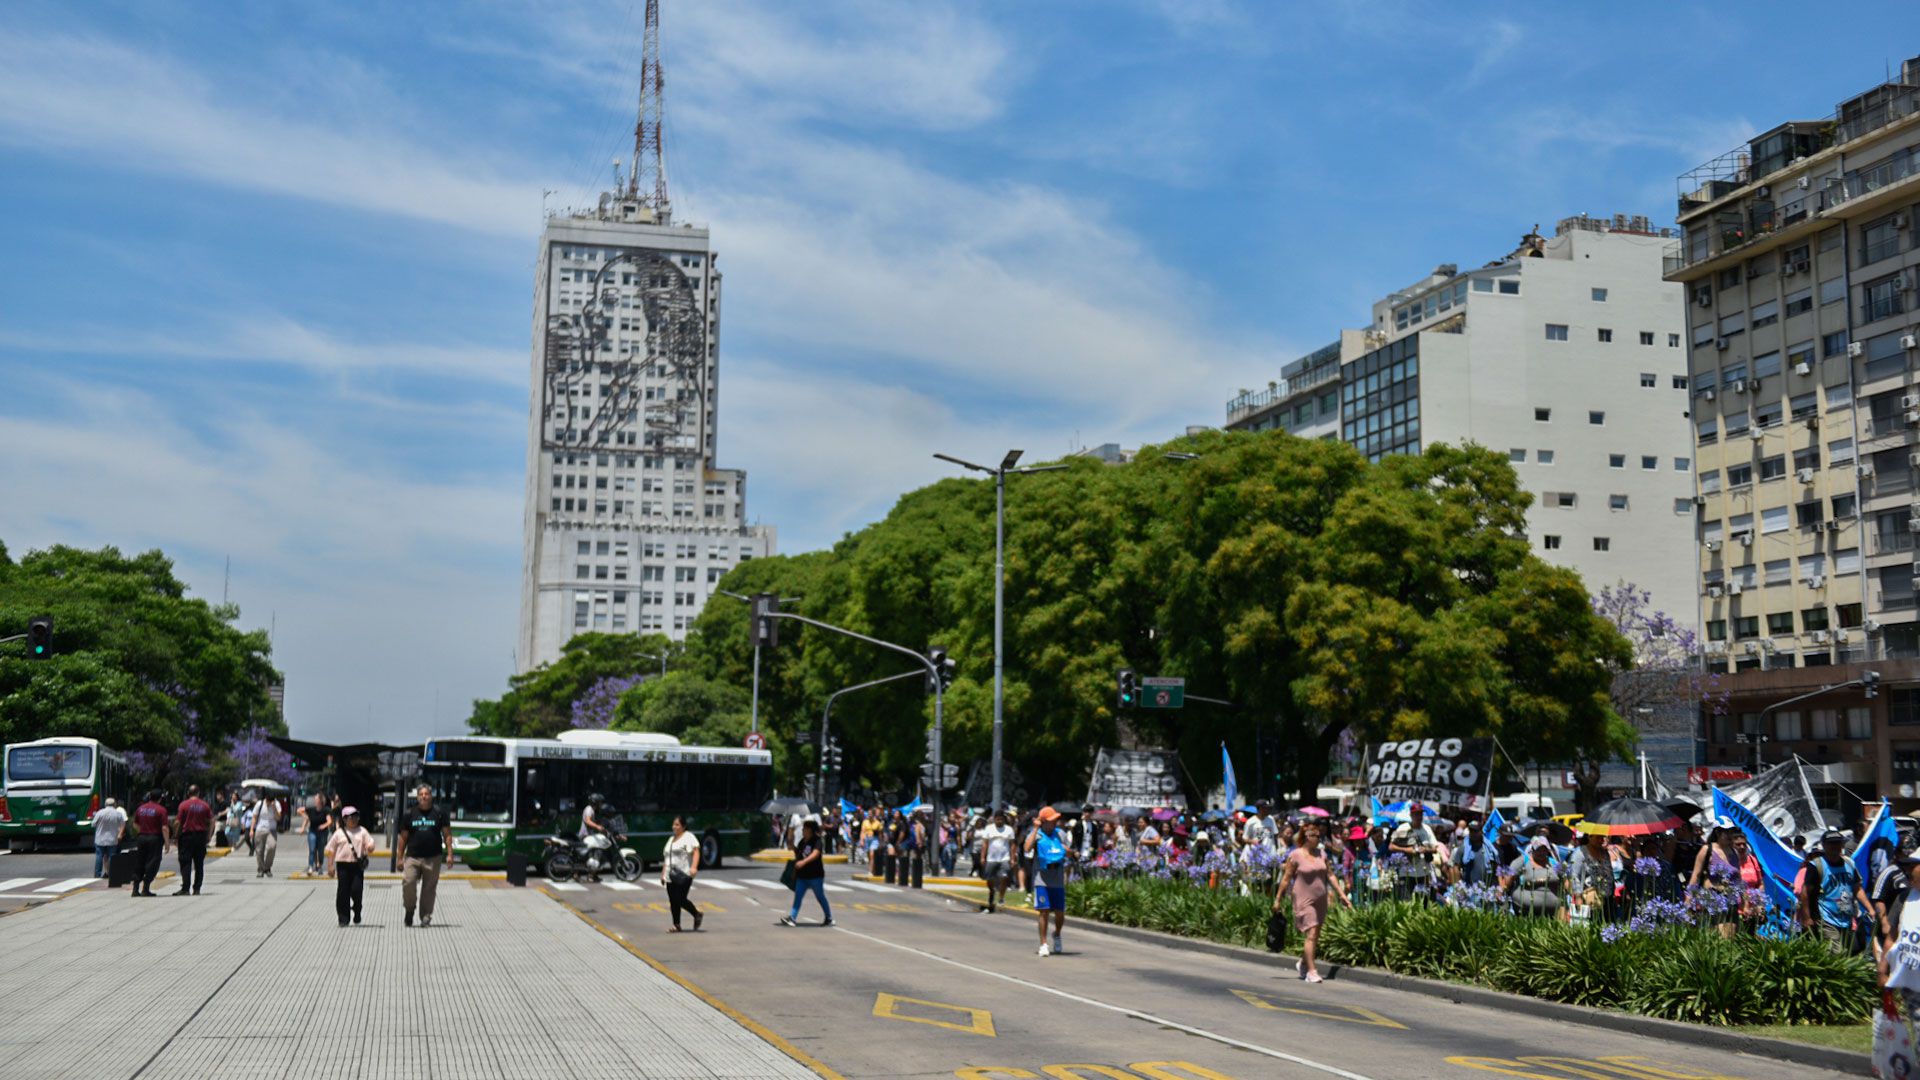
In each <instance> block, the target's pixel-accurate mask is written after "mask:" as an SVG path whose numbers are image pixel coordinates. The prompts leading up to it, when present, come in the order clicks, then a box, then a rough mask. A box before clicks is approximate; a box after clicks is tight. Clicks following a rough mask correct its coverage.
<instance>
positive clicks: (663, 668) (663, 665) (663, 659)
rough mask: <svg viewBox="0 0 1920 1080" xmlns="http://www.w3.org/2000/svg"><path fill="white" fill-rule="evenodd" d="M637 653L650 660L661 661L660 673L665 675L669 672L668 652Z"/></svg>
mask: <svg viewBox="0 0 1920 1080" xmlns="http://www.w3.org/2000/svg"><path fill="white" fill-rule="evenodd" d="M635 655H638V656H644V657H646V658H647V659H649V660H658V661H660V674H662V675H665V674H666V673H667V654H666V653H650V652H643V653H637V654H635Z"/></svg>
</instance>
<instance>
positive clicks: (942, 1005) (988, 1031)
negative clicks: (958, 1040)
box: [873, 994, 996, 1039]
mask: <svg viewBox="0 0 1920 1080" xmlns="http://www.w3.org/2000/svg"><path fill="white" fill-rule="evenodd" d="M901 1005H919V1006H923V1007H925V1008H928V1009H945V1010H946V1011H948V1012H953V1013H959V1014H961V1015H962V1016H965V1017H966V1018H967V1022H966V1023H964V1024H963V1023H960V1022H958V1021H954V1020H936V1019H934V1018H932V1017H930V1016H908V1015H904V1014H902V1013H901V1012H900V1011H899V1007H900V1006H901ZM873 1015H875V1016H878V1017H880V1018H882V1019H885V1020H905V1021H906V1022H907V1023H909V1024H931V1025H933V1026H934V1027H943V1028H948V1029H950V1030H953V1031H964V1032H966V1033H967V1034H969V1035H985V1036H986V1037H987V1038H989V1039H991V1038H994V1037H995V1035H996V1032H995V1031H994V1030H993V1014H992V1013H990V1012H988V1011H987V1010H985V1009H975V1008H972V1007H970V1006H967V1005H948V1004H947V1003H946V1002H944V1001H923V1000H922V999H920V998H910V997H901V996H899V995H898V994H876V995H875V996H874V999H873Z"/></svg>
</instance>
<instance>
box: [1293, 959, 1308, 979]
mask: <svg viewBox="0 0 1920 1080" xmlns="http://www.w3.org/2000/svg"><path fill="white" fill-rule="evenodd" d="M1293 977H1294V978H1296V979H1304V978H1306V977H1307V968H1306V961H1304V960H1295V961H1294V962H1293Z"/></svg>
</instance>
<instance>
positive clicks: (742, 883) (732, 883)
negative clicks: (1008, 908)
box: [27, 874, 900, 893]
mask: <svg viewBox="0 0 1920 1080" xmlns="http://www.w3.org/2000/svg"><path fill="white" fill-rule="evenodd" d="M27 880H29V881H31V880H33V879H31V878H29V879H27ZM596 885H597V886H599V887H601V888H606V889H610V890H612V891H614V892H646V891H650V890H659V891H665V887H664V886H663V885H661V884H660V879H658V878H656V877H646V878H641V879H640V880H639V881H615V880H612V879H611V878H609V879H607V880H604V881H599V882H585V881H550V882H547V883H546V887H547V888H549V889H553V890H555V891H558V892H585V891H587V890H588V889H590V888H593V887H594V886H596ZM694 888H695V889H696V890H698V889H716V890H719V891H721V892H746V891H748V890H749V889H765V890H768V891H769V892H778V893H788V892H792V891H793V890H792V889H790V888H789V887H787V886H785V885H782V884H780V882H778V881H776V880H774V879H772V878H750V877H741V878H722V877H714V876H709V875H705V874H703V875H701V876H700V878H699V879H698V880H697V882H696V884H695V885H694ZM856 889H858V890H860V891H862V892H876V893H897V892H899V891H900V890H899V889H897V888H893V887H890V886H886V885H875V884H873V883H871V882H866V881H849V882H845V883H841V882H837V881H829V882H827V883H826V890H827V891H828V892H830V893H850V892H853V891H854V890H856Z"/></svg>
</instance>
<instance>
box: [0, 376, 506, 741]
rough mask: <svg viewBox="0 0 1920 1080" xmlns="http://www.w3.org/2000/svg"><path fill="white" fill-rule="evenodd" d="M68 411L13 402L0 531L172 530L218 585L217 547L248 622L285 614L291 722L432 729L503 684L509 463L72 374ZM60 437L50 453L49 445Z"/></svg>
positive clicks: (327, 727)
mask: <svg viewBox="0 0 1920 1080" xmlns="http://www.w3.org/2000/svg"><path fill="white" fill-rule="evenodd" d="M64 389H65V391H66V400H67V401H68V403H69V407H68V408H66V409H62V410H57V411H58V412H59V413H60V415H59V416H58V417H47V416H18V415H15V416H7V417H4V422H0V458H4V459H5V460H9V461H15V462H18V461H23V460H31V461H32V462H33V467H32V468H16V469H9V470H7V472H6V474H5V479H4V480H3V481H0V538H4V539H5V541H6V542H7V544H8V546H9V548H10V549H11V550H12V552H13V553H14V554H15V555H16V556H18V555H20V554H23V553H24V552H25V551H26V550H27V549H29V548H34V547H44V546H47V545H49V544H53V543H67V544H75V545H80V546H99V545H103V544H113V545H116V546H118V547H120V548H121V549H122V550H126V551H137V550H144V549H146V548H149V547H161V548H163V549H165V550H166V551H167V553H168V554H169V555H171V556H173V557H174V558H175V559H176V560H177V562H178V564H179V567H180V570H181V573H182V576H183V577H184V578H185V579H186V580H188V582H189V583H190V585H192V586H193V588H194V592H195V593H196V594H197V595H200V596H203V597H207V598H209V599H216V600H217V599H218V598H219V596H220V589H221V573H222V562H223V557H224V556H227V555H231V556H232V558H233V563H234V567H235V578H234V591H233V598H234V599H235V600H236V601H238V602H240V603H241V604H242V607H243V621H244V624H245V625H248V626H259V627H266V626H268V625H269V623H270V622H272V623H274V624H276V625H277V628H278V630H279V637H278V639H277V643H278V648H277V663H278V664H279V665H280V666H281V668H282V669H283V670H285V671H286V672H287V674H288V713H289V719H290V721H291V722H292V724H293V725H294V726H295V730H296V731H297V732H299V733H301V734H305V735H310V736H314V737H318V738H334V737H341V738H354V739H357V738H359V737H360V736H361V734H362V730H361V729H362V723H363V721H364V718H365V716H366V714H367V710H368V708H369V707H371V708H372V710H373V714H374V716H375V717H376V718H377V720H378V722H379V726H378V727H377V729H376V730H375V732H374V736H375V737H376V738H382V739H394V740H404V739H407V738H414V737H417V736H421V735H424V734H426V733H427V731H428V729H429V723H430V719H431V715H432V705H431V695H432V689H433V684H434V683H436V682H437V683H438V684H439V686H440V688H441V691H442V693H441V696H442V698H443V702H442V710H441V714H440V715H441V717H442V723H443V726H444V725H446V724H449V723H453V720H452V719H450V718H463V717H464V715H465V705H466V701H467V699H470V698H472V697H475V696H496V695H497V694H498V693H499V691H500V685H499V683H500V677H501V673H502V672H503V671H505V670H507V668H508V663H509V659H510V657H509V650H510V649H511V647H512V641H513V632H514V630H513V628H514V620H515V617H516V613H517V604H518V600H517V595H518V585H517V581H516V578H515V575H514V570H515V568H516V567H517V565H518V562H519V555H518V553H519V546H520V544H519V535H520V529H519V524H520V510H521V507H520V503H521V491H520V484H519V482H518V476H517V475H515V476H511V477H476V478H472V479H466V480H460V479H447V480H442V481H423V480H419V479H416V478H410V477H406V476H401V475H396V474H394V473H392V472H389V471H386V470H384V469H382V468H381V467H380V466H379V464H378V461H379V456H380V455H379V454H378V453H377V452H370V453H368V454H366V455H365V456H364V458H361V459H355V458H351V457H347V456H344V455H342V454H341V453H339V452H338V451H337V450H334V449H331V448H327V447H322V446H318V445H315V444H314V443H312V442H310V441H308V440H306V439H304V438H302V437H301V436H299V435H297V434H294V433H292V432H289V431H287V430H285V429H283V428H281V427H279V426H277V425H274V424H271V423H268V422H266V421H265V420H263V419H262V418H260V417H258V416H254V415H250V414H245V413H240V414H234V415H228V414H226V413H224V412H221V411H214V412H211V413H207V414H202V415H199V416H197V417H196V418H195V421H196V423H197V424H203V425H204V427H203V428H202V430H200V431H198V432H196V431H195V430H192V429H189V428H188V427H187V426H186V425H185V424H183V423H181V422H180V421H179V420H178V419H177V418H175V417H173V416H171V415H169V413H168V412H167V407H166V404H165V403H164V402H161V401H159V400H157V399H154V398H151V397H148V396H145V395H141V394H135V393H131V392H126V391H116V390H111V389H102V388H100V387H98V386H94V385H88V386H84V387H82V386H79V385H67V386H66V387H65V388H64ZM48 446H58V447H61V451H60V452H59V453H58V454H45V453H43V452H41V451H42V450H44V448H45V447H48Z"/></svg>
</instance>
